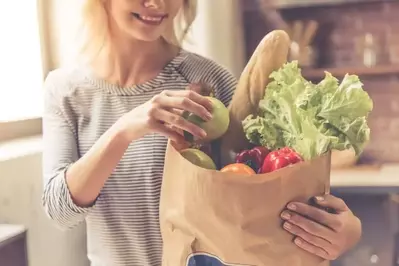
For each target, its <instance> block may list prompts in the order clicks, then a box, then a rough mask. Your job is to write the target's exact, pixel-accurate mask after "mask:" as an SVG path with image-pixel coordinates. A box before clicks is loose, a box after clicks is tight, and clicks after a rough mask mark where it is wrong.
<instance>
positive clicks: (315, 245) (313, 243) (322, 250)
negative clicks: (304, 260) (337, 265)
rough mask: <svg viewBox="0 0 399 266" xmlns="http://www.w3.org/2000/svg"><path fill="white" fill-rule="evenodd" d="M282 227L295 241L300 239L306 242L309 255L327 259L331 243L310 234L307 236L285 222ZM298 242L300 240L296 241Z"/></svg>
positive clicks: (298, 228)
mask: <svg viewBox="0 0 399 266" xmlns="http://www.w3.org/2000/svg"><path fill="white" fill-rule="evenodd" d="M283 227H284V229H285V230H287V231H288V232H290V233H291V234H293V235H295V236H297V238H296V239H298V237H299V239H302V240H304V241H306V244H310V247H309V248H310V249H311V253H313V254H316V253H317V254H316V255H318V256H320V257H323V258H325V257H327V256H328V250H329V249H331V243H330V242H328V241H326V240H325V239H323V238H320V237H317V236H314V235H312V234H309V233H308V232H306V231H305V230H303V229H302V228H300V227H298V226H296V225H294V224H292V223H289V222H285V223H284V224H283ZM297 241H300V240H297ZM308 246H309V245H306V247H308Z"/></svg>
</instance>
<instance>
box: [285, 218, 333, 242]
mask: <svg viewBox="0 0 399 266" xmlns="http://www.w3.org/2000/svg"><path fill="white" fill-rule="evenodd" d="M281 217H282V219H283V220H285V221H287V222H289V223H290V224H293V225H295V226H297V227H299V228H301V229H302V230H303V231H305V232H307V233H309V234H311V235H314V236H317V237H319V238H323V239H325V240H326V241H328V242H330V243H331V242H332V240H331V239H334V232H333V231H332V230H331V229H330V228H328V227H326V226H324V225H321V224H319V223H317V222H315V221H312V220H310V219H308V218H305V217H303V216H301V215H299V214H297V213H295V212H292V211H284V212H282V214H281Z"/></svg>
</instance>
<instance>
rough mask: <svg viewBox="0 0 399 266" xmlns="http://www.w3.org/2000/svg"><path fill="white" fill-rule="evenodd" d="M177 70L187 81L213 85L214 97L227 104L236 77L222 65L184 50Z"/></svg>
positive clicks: (232, 91)
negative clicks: (183, 56) (184, 54)
mask: <svg viewBox="0 0 399 266" xmlns="http://www.w3.org/2000/svg"><path fill="white" fill-rule="evenodd" d="M185 53H186V56H185V59H184V60H183V61H182V62H181V64H180V66H179V68H178V71H179V72H180V74H181V75H182V76H183V77H184V78H185V79H186V80H187V82H189V83H205V84H208V85H209V86H211V87H213V88H214V89H215V92H216V97H217V98H219V99H220V100H221V101H222V102H223V103H225V105H228V104H229V103H230V101H231V97H232V96H233V93H234V90H235V88H236V86H237V78H236V77H235V76H234V75H233V74H232V73H231V72H230V71H229V70H227V68H225V67H224V66H222V65H220V64H218V63H216V62H214V61H213V60H211V59H208V58H206V57H203V56H201V55H198V54H195V53H191V52H187V51H185Z"/></svg>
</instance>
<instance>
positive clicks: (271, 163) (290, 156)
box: [260, 147, 303, 173]
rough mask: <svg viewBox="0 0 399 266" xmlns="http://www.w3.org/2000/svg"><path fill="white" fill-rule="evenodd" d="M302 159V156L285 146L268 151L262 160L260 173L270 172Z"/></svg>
mask: <svg viewBox="0 0 399 266" xmlns="http://www.w3.org/2000/svg"><path fill="white" fill-rule="evenodd" d="M300 161H303V159H302V157H301V156H300V155H299V154H298V153H296V152H295V151H294V150H293V149H291V148H288V147H285V148H282V149H279V150H276V151H272V152H270V153H269V154H268V155H267V156H266V158H265V159H264V161H263V164H262V168H261V170H260V173H270V172H273V171H275V170H277V169H281V168H283V167H286V166H288V165H291V164H296V163H298V162H300Z"/></svg>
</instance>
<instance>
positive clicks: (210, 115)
mask: <svg viewBox="0 0 399 266" xmlns="http://www.w3.org/2000/svg"><path fill="white" fill-rule="evenodd" d="M205 117H206V118H207V119H208V120H211V119H212V114H211V113H209V112H206V113H205Z"/></svg>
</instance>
